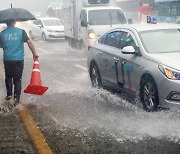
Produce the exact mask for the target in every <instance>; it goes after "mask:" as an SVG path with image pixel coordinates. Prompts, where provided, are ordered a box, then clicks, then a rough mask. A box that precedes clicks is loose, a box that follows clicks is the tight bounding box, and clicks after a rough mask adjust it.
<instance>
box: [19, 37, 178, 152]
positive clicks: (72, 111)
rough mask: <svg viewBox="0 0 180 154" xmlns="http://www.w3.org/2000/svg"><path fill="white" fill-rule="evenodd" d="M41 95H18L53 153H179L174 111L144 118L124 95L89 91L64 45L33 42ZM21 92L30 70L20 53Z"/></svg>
mask: <svg viewBox="0 0 180 154" xmlns="http://www.w3.org/2000/svg"><path fill="white" fill-rule="evenodd" d="M34 43H35V46H36V48H37V51H38V54H39V57H40V59H39V62H40V71H41V78H42V83H43V85H45V86H48V87H49V89H48V91H47V92H46V93H45V95H43V96H35V95H28V94H23V95H22V103H23V105H25V106H27V108H28V109H29V110H30V112H31V114H32V115H33V117H34V120H35V122H36V123H37V125H38V126H39V127H40V129H41V131H42V132H43V133H44V136H45V138H46V139H47V143H48V144H49V146H50V148H51V149H52V151H53V152H54V153H57V154H59V153H102V154H105V153H113V154H115V153H147V154H152V153H157V154H160V153H163V154H166V153H167V154H171V153H172V154H176V153H180V110H162V111H159V112H154V113H147V112H145V111H144V110H143V109H142V108H141V104H136V103H130V102H129V101H127V99H125V97H124V95H126V94H115V93H112V92H110V91H107V90H105V89H96V88H92V87H91V83H90V78H89V74H88V71H87V67H86V56H85V55H84V54H83V53H82V52H80V51H74V50H72V49H70V48H69V47H68V46H67V42H66V41H65V40H62V41H60V42H48V43H45V42H43V41H35V42H34ZM26 54H27V55H26V60H25V69H24V76H23V88H25V87H26V86H27V85H28V84H29V79H30V75H31V70H32V61H31V57H30V56H31V55H30V53H28V52H27V53H26Z"/></svg>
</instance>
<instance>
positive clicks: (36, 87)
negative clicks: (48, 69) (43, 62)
mask: <svg viewBox="0 0 180 154" xmlns="http://www.w3.org/2000/svg"><path fill="white" fill-rule="evenodd" d="M47 89H48V87H44V86H42V82H41V76H40V70H39V62H38V58H34V65H33V70H32V75H31V81H30V84H29V85H28V86H27V88H26V89H25V90H24V93H30V94H36V95H43V94H44V93H45V92H46V90H47Z"/></svg>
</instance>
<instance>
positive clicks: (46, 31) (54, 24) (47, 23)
mask: <svg viewBox="0 0 180 154" xmlns="http://www.w3.org/2000/svg"><path fill="white" fill-rule="evenodd" d="M29 37H30V38H31V39H35V38H39V39H43V40H44V41H46V40H52V39H60V38H64V23H63V21H61V20H60V19H58V18H39V19H37V20H35V21H33V22H32V24H31V27H30V30H29Z"/></svg>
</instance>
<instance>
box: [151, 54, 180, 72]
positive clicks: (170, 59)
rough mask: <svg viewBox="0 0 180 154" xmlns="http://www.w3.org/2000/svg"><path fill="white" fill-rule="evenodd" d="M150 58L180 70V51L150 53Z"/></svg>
mask: <svg viewBox="0 0 180 154" xmlns="http://www.w3.org/2000/svg"><path fill="white" fill-rule="evenodd" d="M149 56H150V59H153V60H154V61H156V62H157V63H160V64H163V65H166V66H169V67H171V68H174V69H177V70H179V71H180V60H179V57H180V52H173V53H159V54H149Z"/></svg>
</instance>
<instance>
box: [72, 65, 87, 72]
mask: <svg viewBox="0 0 180 154" xmlns="http://www.w3.org/2000/svg"><path fill="white" fill-rule="evenodd" d="M75 66H76V67H78V68H80V69H82V70H84V71H87V68H86V67H84V66H81V65H78V64H76V65H75Z"/></svg>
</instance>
